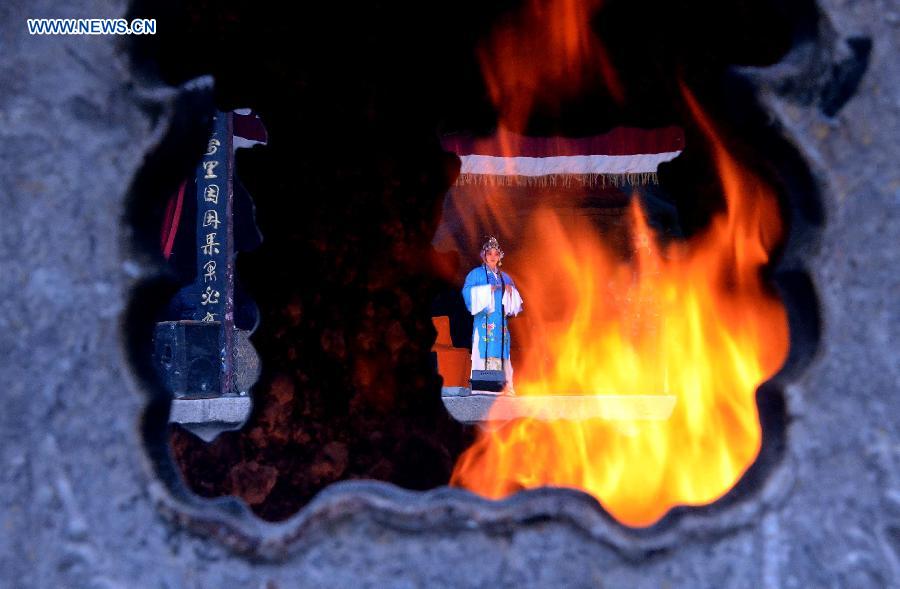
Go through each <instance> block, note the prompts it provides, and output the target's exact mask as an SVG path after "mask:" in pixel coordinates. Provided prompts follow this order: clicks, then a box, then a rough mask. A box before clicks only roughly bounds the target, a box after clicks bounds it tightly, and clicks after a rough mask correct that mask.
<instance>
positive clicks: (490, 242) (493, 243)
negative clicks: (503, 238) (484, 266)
mask: <svg viewBox="0 0 900 589" xmlns="http://www.w3.org/2000/svg"><path fill="white" fill-rule="evenodd" d="M492 249H494V250H497V253H498V254H500V259H501V260H502V259H503V249H502V248H501V247H500V242H499V241H497V238H496V237H494V236H493V235H489V236H488V238H487V241H485V242H484V245H483V246H481V259H484V255H485V254H486V253H488V252H489V251H490V250H492Z"/></svg>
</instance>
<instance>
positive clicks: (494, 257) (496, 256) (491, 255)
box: [484, 248, 500, 270]
mask: <svg viewBox="0 0 900 589" xmlns="http://www.w3.org/2000/svg"><path fill="white" fill-rule="evenodd" d="M484 261H485V262H487V265H488V268H490V269H491V270H493V269H494V268H496V267H497V262H499V261H500V253H499V252H498V251H497V250H496V249H495V248H491V249H489V250H488V251H487V252H485V254H484Z"/></svg>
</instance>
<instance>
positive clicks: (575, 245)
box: [451, 91, 788, 526]
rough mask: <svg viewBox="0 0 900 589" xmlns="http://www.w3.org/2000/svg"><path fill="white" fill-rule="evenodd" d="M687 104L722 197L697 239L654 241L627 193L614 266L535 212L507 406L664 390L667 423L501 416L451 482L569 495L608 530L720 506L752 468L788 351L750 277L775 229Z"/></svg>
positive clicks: (741, 173) (760, 190)
mask: <svg viewBox="0 0 900 589" xmlns="http://www.w3.org/2000/svg"><path fill="white" fill-rule="evenodd" d="M685 99H686V101H687V104H688V106H689V107H690V109H691V111H692V112H693V114H694V117H695V118H696V120H697V123H698V125H699V127H700V128H701V129H702V130H703V132H704V133H705V135H706V136H707V138H708V140H709V141H710V144H711V145H712V153H713V155H714V159H715V163H716V166H717V170H718V173H719V176H720V178H721V182H722V187H723V193H724V197H725V202H726V207H725V210H724V211H723V212H721V213H720V214H718V215H717V216H715V217H714V218H713V220H712V222H711V223H710V225H709V226H708V228H707V229H706V230H705V231H703V232H702V233H700V234H697V235H696V236H694V237H693V238H691V239H689V240H679V241H674V242H670V243H667V244H663V243H662V242H661V241H660V240H659V239H658V238H657V236H656V235H655V234H654V231H653V229H652V228H651V227H649V226H648V224H647V222H646V219H645V216H644V213H643V211H642V210H641V208H640V206H639V204H638V200H637V199H636V198H635V199H633V201H632V205H631V207H630V210H629V226H630V229H629V232H630V235H631V239H632V242H633V249H634V251H635V255H634V256H633V259H631V260H622V259H620V257H619V256H617V255H616V254H615V253H613V251H612V249H611V248H610V247H608V246H607V245H606V244H604V242H603V239H602V236H598V235H597V234H596V230H595V229H593V228H592V227H591V226H590V225H589V224H588V223H587V222H585V223H581V224H578V223H571V222H570V223H568V224H564V223H563V222H562V220H561V219H560V218H559V217H558V216H557V215H556V214H555V213H554V212H553V211H551V210H546V209H545V210H542V211H540V212H539V213H538V214H536V215H535V216H534V218H533V219H532V227H531V229H530V231H529V232H528V233H527V241H529V244H530V245H529V248H528V250H527V251H525V252H523V253H521V254H520V255H519V256H518V258H519V259H518V262H517V263H516V265H515V268H514V270H512V271H513V272H514V277H515V278H516V279H517V281H518V283H519V285H520V289H521V291H522V292H523V296H524V298H525V300H526V309H527V310H526V312H527V314H528V318H529V321H530V324H531V332H532V333H531V337H529V338H528V343H527V345H526V347H525V349H524V350H523V353H520V356H519V357H518V358H515V359H514V362H515V366H516V370H517V372H516V393H517V394H518V395H520V396H524V397H528V399H527V401H530V402H533V403H553V399H548V397H552V396H553V395H560V394H566V395H572V394H577V395H607V394H616V395H673V396H674V397H675V406H674V409H673V411H672V414H671V417H670V418H669V419H668V420H663V421H642V420H628V421H603V420H600V419H590V420H583V421H543V420H540V419H536V418H525V419H520V420H516V421H512V422H509V423H507V424H506V425H504V426H502V427H500V428H499V429H496V430H494V431H482V432H481V433H480V434H479V438H478V439H477V441H476V442H475V444H474V445H473V446H472V447H471V448H469V449H468V450H467V451H466V452H465V453H464V454H463V455H462V456H461V458H460V460H459V461H458V463H457V465H456V468H455V471H454V473H453V477H452V481H451V484H453V485H457V486H461V487H465V488H467V489H470V490H472V491H475V492H477V493H479V494H482V495H485V496H488V497H492V498H499V497H503V496H505V495H508V494H510V493H513V492H516V491H518V490H520V489H525V488H532V487H537V486H543V485H550V486H564V487H576V488H579V489H583V490H584V491H586V492H588V493H590V494H592V495H594V496H595V497H596V498H597V499H598V500H599V501H600V502H601V503H602V504H603V505H604V507H605V508H606V509H607V510H608V511H609V512H610V513H611V514H612V515H613V516H614V517H615V518H616V519H618V520H619V521H621V522H623V523H625V524H628V525H633V526H645V525H650V524H652V523H654V522H655V521H657V520H659V519H660V518H661V517H662V516H663V515H665V513H666V512H667V511H668V510H669V509H671V508H672V507H674V506H676V505H700V504H705V503H709V502H712V501H714V500H716V499H717V498H719V497H721V496H722V495H723V494H725V493H726V492H727V491H728V490H729V489H730V488H731V487H732V486H733V485H734V484H735V483H736V482H737V481H738V479H739V478H740V477H741V476H742V474H743V473H744V472H745V471H746V469H747V468H748V467H749V466H750V465H751V464H752V463H753V461H754V460H755V458H756V456H757V454H758V452H759V449H760V445H761V429H760V424H759V418H758V413H757V406H756V402H755V392H756V388H757V387H758V386H759V384H760V383H761V382H763V381H764V380H765V379H766V378H768V377H770V376H771V375H772V374H773V373H774V372H775V371H776V370H778V368H779V367H780V366H781V365H782V363H783V362H784V358H785V357H786V354H787V348H788V328H787V317H786V313H785V310H784V307H783V306H782V304H781V303H780V301H779V300H778V299H777V298H776V297H775V295H774V293H772V292H771V290H770V289H769V288H767V286H766V285H765V283H764V280H763V278H762V276H761V272H762V269H763V268H764V266H765V265H766V264H767V263H768V262H769V259H770V252H771V251H772V250H773V248H774V247H775V246H776V244H777V243H778V242H779V240H780V239H781V237H782V231H783V228H782V225H781V221H780V217H779V213H778V204H777V201H776V198H775V195H774V193H773V191H772V190H771V189H770V188H769V187H768V186H766V185H765V184H764V183H763V182H762V181H761V180H760V179H759V178H758V177H757V176H755V175H754V174H753V173H751V172H750V171H749V170H747V169H745V168H743V167H742V166H741V165H740V164H739V163H738V162H737V161H736V160H735V159H734V157H732V155H731V154H730V153H729V152H728V151H727V150H726V148H725V147H724V145H723V143H722V142H721V141H720V140H719V138H718V137H717V135H716V134H715V130H714V128H713V126H712V124H711V123H710V122H709V120H708V119H707V117H706V116H705V114H704V113H703V112H702V111H701V109H700V107H699V106H698V105H697V103H696V101H695V100H694V98H693V97H692V96H691V94H690V93H689V92H687V91H685Z"/></svg>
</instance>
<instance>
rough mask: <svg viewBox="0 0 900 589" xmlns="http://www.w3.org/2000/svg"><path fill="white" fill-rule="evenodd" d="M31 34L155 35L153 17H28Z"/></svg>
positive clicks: (154, 20)
mask: <svg viewBox="0 0 900 589" xmlns="http://www.w3.org/2000/svg"><path fill="white" fill-rule="evenodd" d="M28 32H29V33H30V34H32V35H155V34H156V19H155V18H135V19H132V20H130V21H129V20H127V19H124V18H29V19H28Z"/></svg>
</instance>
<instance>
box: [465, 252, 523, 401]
mask: <svg viewBox="0 0 900 589" xmlns="http://www.w3.org/2000/svg"><path fill="white" fill-rule="evenodd" d="M506 287H510V288H509V289H506ZM462 295H463V299H464V300H465V302H466V308H468V309H469V312H470V313H472V315H473V316H474V321H473V323H474V324H473V326H472V370H484V369H487V370H501V364H502V369H503V370H504V371H505V372H506V380H507V383H508V384H509V386H510V387H511V386H512V366H511V364H510V361H509V344H510V336H509V329H508V324H507V322H508V319H507V317H506V316H509V315H516V314H518V313H519V311H521V310H522V299H521V297H520V296H519V293H518V291H517V290H516V285H515V283H514V282H513V279H512V278H510V276H509V274H507V273H506V272H503V271H502V270H498V271H497V272H493V271H492V270H491V269H490V268H489V267H488V266H487V264H482V265H481V266H478V267H477V268H475V269H474V270H472V271H471V272H469V274H468V276H466V282H465V284H464V285H463V289H462ZM485 357H486V358H487V362H485ZM501 358H502V359H503V362H501V361H500V360H501Z"/></svg>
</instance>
